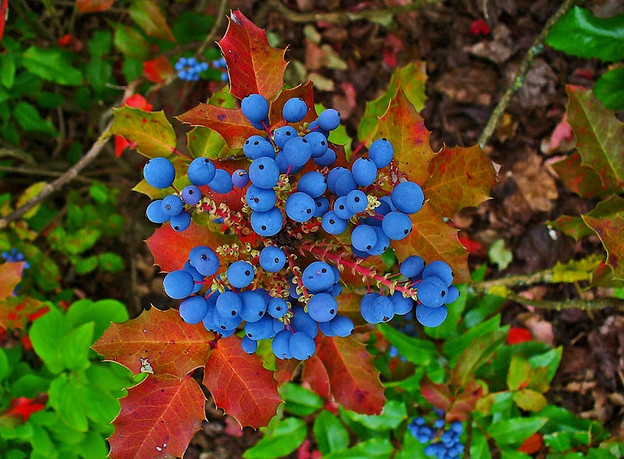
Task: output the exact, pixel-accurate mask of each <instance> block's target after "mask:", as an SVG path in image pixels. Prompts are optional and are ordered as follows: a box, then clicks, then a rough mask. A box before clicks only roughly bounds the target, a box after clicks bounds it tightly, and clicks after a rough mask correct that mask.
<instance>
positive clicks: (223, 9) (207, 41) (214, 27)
mask: <svg viewBox="0 0 624 459" xmlns="http://www.w3.org/2000/svg"><path fill="white" fill-rule="evenodd" d="M227 6H228V2H227V0H221V3H220V4H219V11H218V12H217V16H216V18H217V19H216V20H215V23H214V24H213V25H212V29H210V32H209V33H208V35H206V38H204V41H203V42H202V44H201V45H200V46H199V48H197V51H196V52H195V57H199V56H201V55H202V54H203V52H204V50H205V49H206V48H207V47H208V45H210V44H211V43H212V42H213V41H214V39H215V37H216V36H217V32H218V31H219V29H220V28H221V24H223V20H224V19H225V12H226V11H227Z"/></svg>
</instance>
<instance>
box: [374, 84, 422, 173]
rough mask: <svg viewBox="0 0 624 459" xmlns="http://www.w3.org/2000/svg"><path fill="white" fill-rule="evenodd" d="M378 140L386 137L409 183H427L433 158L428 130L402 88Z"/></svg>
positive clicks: (394, 100)
mask: <svg viewBox="0 0 624 459" xmlns="http://www.w3.org/2000/svg"><path fill="white" fill-rule="evenodd" d="M375 137H376V138H384V137H385V138H386V139H388V140H389V141H390V142H391V143H392V146H393V147H394V159H395V160H396V162H397V164H398V167H399V170H400V171H401V172H402V173H404V174H405V175H406V176H407V178H408V179H409V180H411V181H413V182H416V183H418V184H419V185H422V184H423V183H425V182H426V181H427V179H428V178H429V161H431V159H432V158H433V157H434V152H433V150H432V149H431V145H429V131H428V130H427V128H426V127H425V122H424V120H423V119H422V117H421V116H420V115H419V114H418V112H417V111H416V109H415V108H414V106H413V105H412V104H411V103H410V101H409V100H408V99H407V97H406V96H405V92H403V89H402V88H399V89H398V90H397V94H396V96H395V97H394V98H393V99H392V100H391V101H390V105H389V106H388V110H387V111H386V113H384V115H383V116H382V117H381V118H380V119H379V129H378V131H377V135H376V136H375Z"/></svg>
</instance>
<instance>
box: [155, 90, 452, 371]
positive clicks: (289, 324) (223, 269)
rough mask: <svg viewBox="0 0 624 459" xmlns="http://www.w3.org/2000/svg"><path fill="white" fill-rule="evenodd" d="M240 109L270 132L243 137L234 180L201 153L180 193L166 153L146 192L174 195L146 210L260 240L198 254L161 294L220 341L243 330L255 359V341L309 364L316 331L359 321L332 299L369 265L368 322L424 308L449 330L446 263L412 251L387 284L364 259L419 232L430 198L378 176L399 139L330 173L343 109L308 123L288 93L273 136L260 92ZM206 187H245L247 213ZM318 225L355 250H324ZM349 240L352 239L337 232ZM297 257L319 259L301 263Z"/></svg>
mask: <svg viewBox="0 0 624 459" xmlns="http://www.w3.org/2000/svg"><path fill="white" fill-rule="evenodd" d="M241 109H242V112H243V114H244V116H245V117H246V118H247V119H248V120H249V122H250V123H251V124H252V125H253V126H254V127H256V128H257V129H259V130H262V131H264V132H265V133H266V135H259V134H258V135H252V136H251V137H249V138H248V139H246V141H245V142H244V145H243V153H244V154H245V156H246V157H247V158H248V159H249V161H250V164H249V167H248V168H243V169H238V170H236V171H234V172H233V173H228V172H227V171H226V170H223V169H219V168H217V167H215V165H214V164H213V163H212V161H210V160H209V159H208V158H196V159H194V160H193V161H192V162H191V163H190V164H189V166H188V179H189V181H190V183H191V184H190V185H188V186H186V187H184V188H183V189H182V190H181V191H178V190H177V189H176V188H175V187H174V186H173V181H174V179H175V174H176V172H175V168H174V166H173V164H172V163H171V161H169V160H168V159H167V158H154V159H151V160H149V161H148V162H147V163H146V165H145V167H144V170H143V174H144V177H145V180H146V181H147V183H149V184H150V185H152V186H154V187H156V188H161V189H164V188H168V187H172V188H173V190H174V193H172V194H171V195H169V196H167V197H165V198H164V199H161V200H160V199H159V200H155V201H153V202H152V203H150V205H149V206H148V208H147V212H146V214H147V217H148V219H149V220H151V221H152V222H155V223H165V222H167V221H169V222H170V224H171V226H172V228H173V229H174V230H176V231H183V230H185V229H186V228H187V227H188V226H189V224H190V221H191V213H192V212H209V213H210V215H211V217H213V218H214V219H217V218H218V219H223V220H221V221H223V223H224V224H226V225H227V226H229V227H232V228H233V229H234V230H235V231H236V232H237V234H239V235H250V234H252V235H254V238H253V243H252V244H248V245H245V247H244V248H241V247H239V246H236V247H235V248H233V247H231V246H227V247H226V246H221V247H217V248H214V250H213V248H210V247H207V246H198V247H195V248H194V249H193V250H192V251H191V253H190V254H189V259H188V262H187V263H186V265H185V266H184V267H183V268H182V269H180V270H177V271H173V272H171V273H169V274H168V275H167V276H166V277H165V280H164V287H165V292H166V293H167V294H168V295H169V296H170V297H172V298H175V299H180V300H183V301H182V303H181V305H180V314H181V316H182V318H183V320H185V321H187V322H188V323H192V324H198V323H200V322H202V323H203V324H204V326H205V327H206V328H207V329H209V330H212V331H214V332H215V333H218V334H219V335H220V336H223V337H226V336H230V335H232V334H233V333H234V332H235V331H236V330H237V329H240V328H241V327H242V331H243V332H244V337H243V340H242V346H243V348H244V349H245V351H247V352H250V353H251V352H255V350H256V348H257V341H258V340H260V339H272V340H273V341H272V347H273V352H274V353H275V355H276V356H277V357H278V358H281V359H285V358H291V357H293V358H296V359H299V360H304V359H307V358H309V357H310V356H311V355H313V354H314V352H315V349H316V344H315V342H314V338H315V337H316V335H317V333H318V331H319V330H320V331H321V333H323V334H325V335H327V336H348V335H349V334H351V332H352V330H353V323H352V321H351V320H350V319H349V318H347V317H345V316H341V315H338V300H337V299H336V298H337V297H338V296H339V295H340V293H341V286H340V283H339V280H340V272H341V270H344V269H351V270H352V271H354V272H355V271H357V270H358V269H360V268H361V269H364V271H361V270H360V271H357V272H358V273H359V274H360V275H362V276H363V277H367V276H368V277H369V278H370V279H371V280H373V281H374V282H376V283H377V284H378V285H382V286H383V287H385V288H386V290H387V292H386V294H385V295H384V294H381V293H378V292H370V293H368V294H367V295H364V297H363V298H362V301H361V307H360V311H361V315H362V317H363V318H364V319H365V320H366V321H367V322H369V323H373V324H376V323H381V322H388V321H389V320H391V319H392V317H394V316H395V315H406V314H408V313H409V312H411V311H412V310H413V309H414V307H416V317H417V319H418V320H419V321H420V322H421V323H422V324H423V325H427V326H437V325H439V324H440V323H442V321H443V320H444V319H445V318H446V315H447V308H446V304H448V303H451V302H452V301H454V300H455V299H456V298H457V295H458V294H459V292H458V291H457V289H456V288H455V287H454V286H453V285H452V282H453V273H452V271H451V268H450V267H449V266H448V265H447V264H446V263H444V262H441V261H434V262H432V263H430V264H428V265H426V266H425V261H424V260H423V259H422V258H421V257H418V256H415V255H414V256H410V257H408V258H407V259H405V260H404V261H403V263H401V265H400V275H401V276H402V277H400V278H398V280H390V279H389V278H388V277H386V276H379V275H377V274H376V273H375V272H373V271H370V270H369V271H366V270H365V268H362V267H361V265H360V264H359V261H358V260H361V259H363V258H367V257H369V256H375V255H381V254H383V253H384V252H385V251H386V250H388V248H389V247H390V240H395V241H399V240H402V239H403V238H405V237H406V236H407V235H408V234H409V233H410V232H411V230H412V221H411V218H410V216H409V215H410V214H413V213H415V212H418V211H419V210H420V209H421V207H422V206H423V203H424V194H423V192H422V189H421V188H420V186H419V185H418V184H416V183H413V182H410V181H405V180H403V181H396V180H394V181H391V180H392V179H391V175H393V174H388V173H383V172H381V170H382V169H384V168H386V167H388V166H389V165H390V164H391V163H392V160H393V157H394V148H393V146H392V144H391V143H390V142H389V141H388V140H387V139H378V140H375V141H374V142H373V143H372V144H371V146H370V148H369V151H368V155H367V156H366V157H360V158H358V159H356V160H355V161H353V163H352V164H351V168H350V169H347V168H345V167H340V166H337V167H333V166H334V164H335V162H336V160H337V155H336V152H335V150H334V147H333V145H332V144H331V143H330V142H329V140H328V137H329V133H330V132H331V131H332V130H334V129H336V128H337V127H338V126H339V125H340V114H339V113H338V112H337V111H336V110H333V109H327V110H325V111H323V112H322V113H321V114H320V115H318V117H317V118H316V119H315V120H313V121H312V122H310V123H308V122H306V121H304V119H305V118H306V117H307V115H308V113H310V110H311V108H310V107H308V106H307V104H306V103H305V101H303V100H302V99H300V98H291V99H289V100H288V101H286V103H285V104H284V106H283V110H282V116H283V120H284V121H285V123H286V124H285V125H283V123H280V124H281V126H280V127H278V128H276V129H274V130H271V128H270V126H269V119H268V113H269V102H268V101H267V100H266V99H265V98H264V97H263V96H261V95H259V94H252V95H249V96H247V97H245V98H244V99H243V100H242V102H241ZM304 168H305V170H304ZM384 185H386V186H385V188H384ZM390 186H391V187H392V191H391V192H390V193H388V192H387V191H386V190H387V189H388V188H390ZM200 187H208V188H209V189H210V190H211V191H212V192H214V193H217V194H227V193H229V192H230V191H231V190H232V189H233V188H234V187H237V188H240V189H243V190H244V191H245V192H244V196H243V198H242V201H243V205H244V206H243V209H242V211H241V212H240V213H236V215H234V216H233V215H232V213H231V211H230V210H229V208H228V207H227V206H225V209H224V208H223V205H224V204H222V205H220V206H217V205H216V203H215V202H213V201H211V200H210V198H209V197H207V196H206V197H204V196H203V195H202V191H204V192H206V191H207V190H206V189H203V190H202V189H200ZM388 194H389V195H388ZM321 228H322V229H323V230H324V232H325V233H327V234H329V235H334V236H338V237H337V238H336V239H335V240H336V241H343V240H345V239H347V240H348V241H349V242H348V243H347V244H346V245H347V247H348V246H349V245H350V253H347V252H345V251H343V250H341V252H340V253H339V254H338V253H331V251H332V250H333V249H335V246H336V243H333V246H332V243H329V244H328V245H327V244H325V240H324V239H323V238H321V239H320V240H319V239H318V238H317V237H316V236H315V234H318V233H317V230H319V229H321ZM343 233H345V234H346V237H345V236H340V235H343ZM304 236H308V237H307V238H306V237H304ZM325 239H327V238H325ZM331 240H333V238H332V239H331ZM339 245H341V246H342V245H343V243H342V242H339ZM298 255H301V256H302V257H305V258H312V260H313V261H307V262H306V266H305V268H304V267H303V266H301V267H298V266H296V265H295V260H296V259H297V256H298ZM345 255H346V256H347V258H344V256H345ZM220 256H221V257H222V261H220V258H219V257H220ZM202 290H203V291H202ZM200 291H201V292H200Z"/></svg>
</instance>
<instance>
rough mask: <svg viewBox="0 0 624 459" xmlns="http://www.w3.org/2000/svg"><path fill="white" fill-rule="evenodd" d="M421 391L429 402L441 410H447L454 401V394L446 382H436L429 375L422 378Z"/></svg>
mask: <svg viewBox="0 0 624 459" xmlns="http://www.w3.org/2000/svg"><path fill="white" fill-rule="evenodd" d="M420 393H421V394H422V396H423V397H425V398H426V399H427V401H428V402H429V403H431V404H432V405H433V406H435V407H436V408H438V409H440V410H444V411H447V410H448V409H449V408H450V407H451V405H452V403H451V398H452V394H451V391H450V389H449V388H448V386H447V385H445V384H436V383H434V382H433V381H431V380H430V379H429V378H428V377H427V376H425V377H423V378H422V379H421V380H420Z"/></svg>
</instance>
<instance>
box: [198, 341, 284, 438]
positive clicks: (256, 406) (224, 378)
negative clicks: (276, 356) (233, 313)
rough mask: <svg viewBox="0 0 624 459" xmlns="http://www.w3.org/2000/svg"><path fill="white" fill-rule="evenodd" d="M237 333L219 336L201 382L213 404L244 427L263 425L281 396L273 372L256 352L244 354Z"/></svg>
mask: <svg viewBox="0 0 624 459" xmlns="http://www.w3.org/2000/svg"><path fill="white" fill-rule="evenodd" d="M240 342H241V340H240V338H238V337H236V336H231V337H229V338H225V339H220V340H219V341H218V343H217V346H216V347H215V349H214V350H213V351H212V354H210V358H209V359H208V363H206V368H205V372H204V381H203V383H204V385H205V386H206V387H207V388H208V390H210V393H211V394H212V396H213V397H214V399H215V404H216V405H217V406H218V407H219V408H223V409H224V410H225V412H226V413H227V414H229V415H230V416H233V417H235V418H236V420H237V421H238V422H239V423H240V424H241V425H242V426H243V427H244V426H251V427H254V428H258V427H261V426H266V425H267V424H268V423H269V421H270V420H271V418H272V417H273V416H274V415H275V413H276V412H277V406H278V405H279V404H280V403H281V401H282V400H281V398H280V396H279V395H278V393H277V381H275V379H274V378H273V373H272V372H270V371H269V370H266V369H265V368H264V367H263V366H262V361H261V360H260V359H259V358H258V357H257V356H256V355H255V354H251V355H249V354H247V353H246V352H245V351H243V349H242V348H241V343H240Z"/></svg>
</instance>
